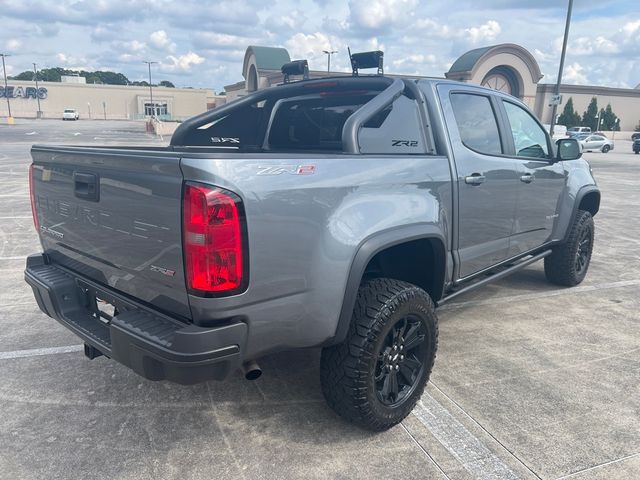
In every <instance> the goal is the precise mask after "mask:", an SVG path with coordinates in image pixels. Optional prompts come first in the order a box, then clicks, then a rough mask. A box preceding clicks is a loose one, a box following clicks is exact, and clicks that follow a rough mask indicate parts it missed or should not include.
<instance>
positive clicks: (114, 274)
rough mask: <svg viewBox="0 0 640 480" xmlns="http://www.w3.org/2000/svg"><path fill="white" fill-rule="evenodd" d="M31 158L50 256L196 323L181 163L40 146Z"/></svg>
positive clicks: (162, 153) (172, 158)
mask: <svg viewBox="0 0 640 480" xmlns="http://www.w3.org/2000/svg"><path fill="white" fill-rule="evenodd" d="M31 154H32V157H33V173H32V175H33V191H34V198H35V209H36V215H37V218H38V221H39V230H40V231H39V234H40V239H41V242H42V246H43V248H44V251H45V253H46V254H47V255H48V256H49V258H50V259H51V260H52V261H53V262H54V263H56V264H60V265H63V266H65V267H67V268H69V269H71V270H74V271H76V272H77V273H79V274H81V275H82V276H84V277H87V278H90V279H92V280H94V281H96V282H99V283H101V284H103V285H108V286H110V287H113V288H115V289H116V290H118V291H120V292H123V293H125V294H128V295H131V296H133V297H135V298H137V299H139V300H142V301H145V302H148V303H151V304H153V305H154V306H155V307H156V308H158V309H160V310H163V311H166V312H171V313H173V314H176V315H179V316H181V317H184V318H185V319H189V318H190V317H191V314H190V310H189V303H188V296H187V290H186V286H185V279H184V268H183V257H182V237H181V231H182V229H181V223H182V220H181V218H182V217H181V205H182V173H181V171H180V158H179V157H178V156H176V155H175V154H174V153H173V152H170V151H167V150H160V149H159V150H147V149H145V150H136V149H116V148H91V147H45V146H34V147H33V149H32V151H31Z"/></svg>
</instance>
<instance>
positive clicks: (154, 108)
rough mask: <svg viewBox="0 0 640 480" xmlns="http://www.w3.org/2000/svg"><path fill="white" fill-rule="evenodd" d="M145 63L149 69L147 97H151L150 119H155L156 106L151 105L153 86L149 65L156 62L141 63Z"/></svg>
mask: <svg viewBox="0 0 640 480" xmlns="http://www.w3.org/2000/svg"><path fill="white" fill-rule="evenodd" d="M142 63H146V64H147V66H148V67H149V96H150V97H151V118H154V117H155V114H156V106H155V105H154V103H153V85H152V84H151V65H152V64H154V63H158V62H147V61H145V62H142Z"/></svg>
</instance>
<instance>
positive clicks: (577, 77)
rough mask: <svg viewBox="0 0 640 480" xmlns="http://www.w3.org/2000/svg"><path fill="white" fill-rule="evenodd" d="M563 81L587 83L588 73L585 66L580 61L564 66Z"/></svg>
mask: <svg viewBox="0 0 640 480" xmlns="http://www.w3.org/2000/svg"><path fill="white" fill-rule="evenodd" d="M562 82H563V83H574V84H587V83H588V80H587V75H586V74H585V70H584V67H583V66H582V65H580V64H579V63H578V62H574V63H572V64H571V65H567V66H566V67H565V68H564V73H563V75H562Z"/></svg>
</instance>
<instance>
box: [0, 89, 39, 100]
mask: <svg viewBox="0 0 640 480" xmlns="http://www.w3.org/2000/svg"><path fill="white" fill-rule="evenodd" d="M5 97H9V98H39V99H40V100H44V99H45V98H47V89H46V88H44V87H40V88H35V87H6V88H5V87H3V86H0V98H5Z"/></svg>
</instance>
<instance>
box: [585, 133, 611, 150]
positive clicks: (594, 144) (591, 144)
mask: <svg viewBox="0 0 640 480" xmlns="http://www.w3.org/2000/svg"><path fill="white" fill-rule="evenodd" d="M577 140H578V142H579V143H580V146H581V147H582V151H583V152H594V151H599V152H602V153H607V152H608V151H610V150H613V142H612V141H611V140H609V139H608V138H607V137H604V136H602V135H589V136H587V137H585V138H582V139H580V138H578V139H577Z"/></svg>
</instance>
